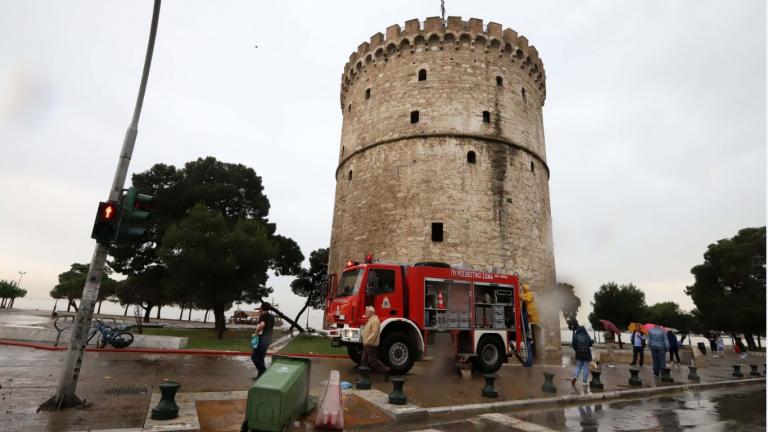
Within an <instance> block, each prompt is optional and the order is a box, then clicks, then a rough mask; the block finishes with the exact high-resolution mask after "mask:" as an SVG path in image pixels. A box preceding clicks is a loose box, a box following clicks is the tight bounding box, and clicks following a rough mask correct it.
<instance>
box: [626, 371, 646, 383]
mask: <svg viewBox="0 0 768 432" xmlns="http://www.w3.org/2000/svg"><path fill="white" fill-rule="evenodd" d="M639 373H640V369H630V370H629V385H631V386H641V385H643V382H642V381H640V376H638V374H639Z"/></svg>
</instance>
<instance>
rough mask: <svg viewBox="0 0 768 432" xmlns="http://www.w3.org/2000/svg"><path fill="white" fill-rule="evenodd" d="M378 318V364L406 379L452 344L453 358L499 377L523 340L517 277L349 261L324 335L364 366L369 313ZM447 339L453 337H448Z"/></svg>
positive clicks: (333, 294) (332, 292) (333, 287)
mask: <svg viewBox="0 0 768 432" xmlns="http://www.w3.org/2000/svg"><path fill="white" fill-rule="evenodd" d="M366 306H373V307H374V309H375V310H376V314H377V315H378V317H379V319H380V320H381V340H380V345H379V349H378V354H379V358H380V359H381V360H382V361H383V362H384V363H385V364H387V366H389V367H390V368H391V370H392V373H395V374H403V373H406V372H407V371H408V370H410V369H411V367H413V364H414V362H416V361H417V360H421V359H422V358H423V357H424V356H425V355H427V354H429V353H430V350H431V349H433V348H434V347H435V346H436V345H435V341H436V340H442V341H444V340H446V338H448V339H449V340H450V343H449V345H450V348H449V351H448V355H449V356H454V357H455V359H456V361H457V362H467V361H469V362H471V363H472V365H473V367H474V368H475V369H476V370H478V371H480V372H484V373H489V372H495V371H497V370H498V369H499V368H500V367H501V365H502V363H504V362H507V361H508V356H510V355H513V354H518V358H519V354H520V350H521V349H524V346H525V345H524V344H525V341H526V334H525V329H526V327H527V326H526V325H525V324H524V322H523V314H522V309H521V300H520V285H519V280H518V276H517V274H513V275H506V274H496V273H487V272H483V271H475V270H466V269H459V268H453V267H451V266H450V265H448V264H445V263H438V262H423V263H416V264H397V263H386V262H375V261H373V257H372V256H371V255H368V256H366V258H365V261H364V262H362V263H360V262H357V261H347V263H346V269H345V270H344V271H343V272H342V273H341V275H337V274H332V275H331V276H330V278H329V285H328V289H327V293H326V309H325V325H326V327H325V329H324V334H325V335H326V336H328V337H330V338H331V344H332V345H334V346H345V347H346V349H347V353H348V354H349V357H350V358H351V359H352V360H353V361H355V362H356V363H358V364H359V363H360V358H361V356H362V343H361V340H362V339H361V334H362V327H363V326H364V325H365V323H366V322H367V319H366V318H365V316H364V312H365V307H366ZM447 335H449V336H447Z"/></svg>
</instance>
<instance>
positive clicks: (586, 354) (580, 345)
mask: <svg viewBox="0 0 768 432" xmlns="http://www.w3.org/2000/svg"><path fill="white" fill-rule="evenodd" d="M592 344H593V342H592V338H591V337H589V334H588V333H587V329H586V328H584V326H579V328H578V329H576V333H574V335H573V340H572V341H571V346H572V347H573V350H574V351H575V352H576V369H575V370H574V372H573V379H571V385H576V380H577V379H578V378H579V372H582V374H583V376H584V385H586V384H587V378H589V362H591V361H592V349H591V347H592Z"/></svg>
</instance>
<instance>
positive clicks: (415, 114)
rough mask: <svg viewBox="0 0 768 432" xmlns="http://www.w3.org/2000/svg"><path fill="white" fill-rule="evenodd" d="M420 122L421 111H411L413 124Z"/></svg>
mask: <svg viewBox="0 0 768 432" xmlns="http://www.w3.org/2000/svg"><path fill="white" fill-rule="evenodd" d="M418 122H419V112H418V111H411V124H416V123H418Z"/></svg>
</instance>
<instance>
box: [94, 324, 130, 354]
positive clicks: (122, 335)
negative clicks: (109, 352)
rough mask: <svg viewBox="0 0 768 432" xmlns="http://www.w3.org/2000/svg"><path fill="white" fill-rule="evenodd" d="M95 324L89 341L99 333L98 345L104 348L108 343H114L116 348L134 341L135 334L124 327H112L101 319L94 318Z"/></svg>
mask: <svg viewBox="0 0 768 432" xmlns="http://www.w3.org/2000/svg"><path fill="white" fill-rule="evenodd" d="M94 321H95V324H94V326H93V329H91V334H90V335H89V336H88V342H90V341H91V339H93V337H94V336H96V334H98V335H99V336H98V339H96V346H97V347H99V348H104V347H105V346H106V345H107V344H110V345H112V346H113V347H115V348H125V347H127V346H128V345H130V344H132V343H133V334H131V333H130V332H128V331H126V330H125V328H124V327H120V326H117V325H115V326H114V327H110V326H108V325H106V324H104V323H103V322H101V321H100V320H94Z"/></svg>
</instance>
